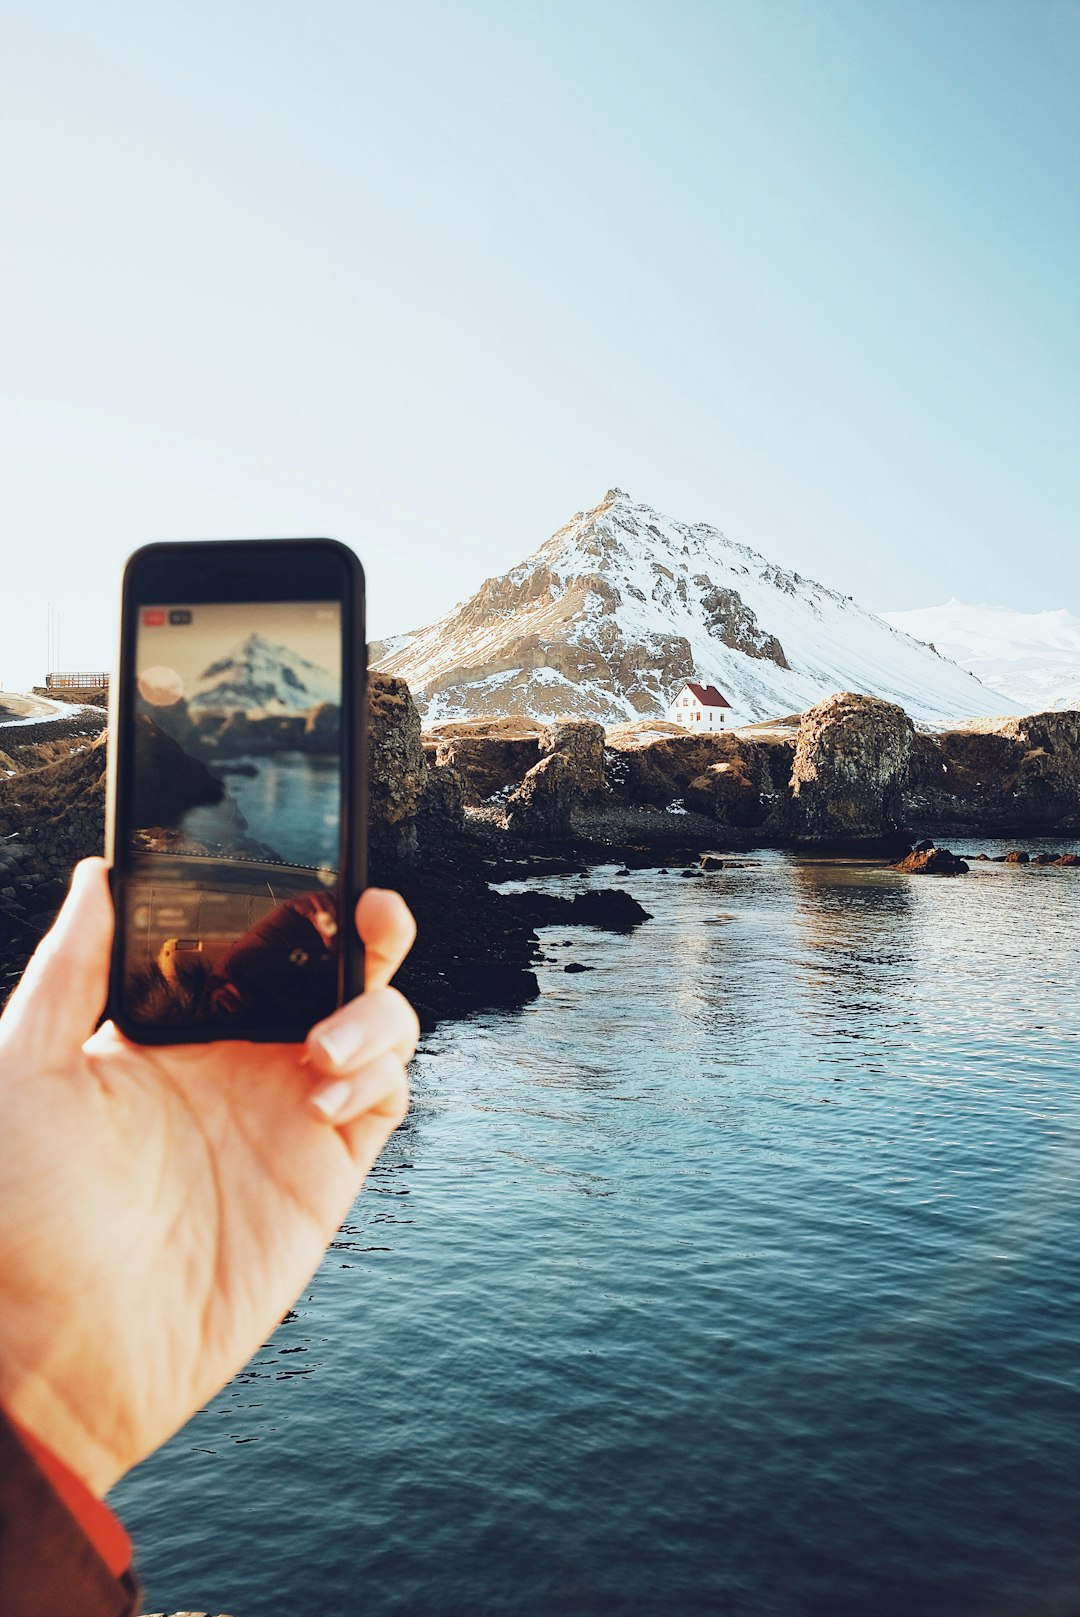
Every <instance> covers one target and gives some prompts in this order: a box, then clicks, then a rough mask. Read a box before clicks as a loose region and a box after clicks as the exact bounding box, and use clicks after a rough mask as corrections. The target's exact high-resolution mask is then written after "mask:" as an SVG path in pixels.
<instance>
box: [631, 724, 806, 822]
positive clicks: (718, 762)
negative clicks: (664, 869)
mask: <svg viewBox="0 0 1080 1617" xmlns="http://www.w3.org/2000/svg"><path fill="white" fill-rule="evenodd" d="M793 753H794V745H793V743H791V742H790V741H786V742H785V741H774V742H769V743H768V744H766V743H765V742H764V741H754V740H751V739H749V738H748V737H745V736H740V735H735V734H731V733H729V734H726V735H722V734H717V735H695V734H686V733H685V732H682V733H678V732H677V733H673V734H664V733H660V734H657V733H656V731H655V730H653V729H652V728H651V727H650V728H643V727H642V726H640V725H634V724H628V725H621V726H619V727H618V728H617V729H614V730H609V731H608V736H607V758H608V778H609V781H610V782H611V789H612V791H613V792H614V794H615V795H616V796H617V797H618V798H619V799H620V800H622V801H625V802H628V803H640V804H652V805H655V806H656V807H657V808H669V807H670V806H671V805H672V804H674V803H677V802H678V803H682V804H683V805H684V806H685V807H686V808H687V809H689V810H690V811H691V812H692V813H696V814H706V815H708V816H709V817H710V818H712V819H715V820H717V821H719V823H720V824H722V825H729V826H733V827H755V828H756V827H758V826H763V825H764V824H765V823H766V821H767V820H768V818H769V816H770V815H771V813H772V812H773V809H774V807H775V805H776V803H777V802H778V801H779V799H780V797H781V796H782V795H783V794H784V793H785V792H786V788H787V780H788V776H789V774H790V772H791V759H792V756H793Z"/></svg>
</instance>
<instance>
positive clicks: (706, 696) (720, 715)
mask: <svg viewBox="0 0 1080 1617" xmlns="http://www.w3.org/2000/svg"><path fill="white" fill-rule="evenodd" d="M725 710H726V711H727V712H730V711H731V703H730V702H729V701H728V699H727V697H726V696H721V695H720V692H719V691H718V690H717V688H716V686H715V685H695V683H694V681H693V680H688V681H687V683H686V684H685V685H684V686H683V688H682V690H681V691H679V692H678V694H677V695H676V696H675V698H674V699H673V701H672V702H671V703H670V704H669V706H668V710H667V717H668V723H669V724H681V725H682V726H683V727H684V728H685V729H687V730H722V729H723V728H724V714H725Z"/></svg>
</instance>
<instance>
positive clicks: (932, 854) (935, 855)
mask: <svg viewBox="0 0 1080 1617" xmlns="http://www.w3.org/2000/svg"><path fill="white" fill-rule="evenodd" d="M892 868H893V870H902V871H903V872H904V874H905V875H907V876H962V875H964V874H965V872H966V871H967V870H969V869H970V866H969V865H967V864H966V863H965V862H964V860H963V859H961V858H960V857H959V855H958V854H955V853H951V852H950V850H949V849H948V848H935V847H934V846H933V845H932V844H931V846H930V847H929V848H924V849H923V850H922V852H921V853H920V852H919V851H918V850H916V851H915V852H914V853H909V854H908V856H907V858H906V859H900V860H898V861H897V863H896V864H894V865H893V867H892Z"/></svg>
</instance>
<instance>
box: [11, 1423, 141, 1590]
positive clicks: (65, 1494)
mask: <svg viewBox="0 0 1080 1617" xmlns="http://www.w3.org/2000/svg"><path fill="white" fill-rule="evenodd" d="M8 1420H9V1421H10V1422H11V1425H12V1427H13V1428H14V1431H15V1436H16V1437H17V1438H18V1439H19V1442H20V1443H21V1444H22V1446H23V1448H24V1449H25V1450H26V1452H27V1453H28V1454H29V1456H30V1458H31V1459H32V1460H33V1462H34V1464H35V1465H36V1466H37V1468H38V1470H39V1471H40V1472H41V1474H42V1476H44V1477H45V1478H46V1480H47V1481H48V1482H50V1483H51V1484H52V1489H53V1492H54V1493H55V1494H56V1496H57V1497H58V1499H59V1500H60V1501H61V1503H62V1504H64V1505H66V1507H67V1509H68V1511H69V1512H70V1514H71V1515H72V1516H74V1518H75V1521H76V1522H77V1524H78V1525H79V1527H81V1528H82V1530H83V1532H84V1533H85V1534H86V1536H87V1538H88V1539H89V1540H90V1543H91V1544H92V1545H93V1547H94V1549H95V1550H96V1551H97V1552H98V1554H99V1555H100V1557H101V1559H102V1560H103V1561H104V1562H105V1565H106V1566H107V1567H108V1569H109V1571H110V1572H111V1573H112V1575H113V1577H114V1578H118V1577H120V1575H121V1573H123V1572H126V1571H127V1569H128V1567H129V1566H130V1565H131V1540H130V1539H129V1538H128V1536H127V1534H126V1533H125V1532H124V1529H123V1528H122V1527H121V1526H120V1523H119V1522H118V1521H117V1519H116V1517H115V1516H114V1515H113V1513H112V1511H111V1510H110V1509H109V1507H108V1505H106V1504H105V1503H104V1502H103V1501H102V1500H100V1499H98V1498H97V1497H96V1496H95V1495H94V1494H92V1493H91V1492H90V1490H89V1488H88V1487H87V1486H86V1484H85V1482H83V1480H82V1478H81V1477H77V1476H76V1475H75V1473H74V1471H69V1470H68V1468H67V1466H66V1465H65V1464H64V1462H63V1460H61V1459H58V1458H57V1456H56V1455H55V1454H54V1453H53V1451H52V1449H50V1448H48V1447H47V1446H46V1444H44V1443H43V1442H42V1441H41V1439H40V1438H37V1437H35V1436H34V1434H33V1432H28V1431H27V1430H26V1427H25V1426H20V1425H19V1423H18V1421H16V1420H12V1418H11V1416H10V1415H9V1416H8Z"/></svg>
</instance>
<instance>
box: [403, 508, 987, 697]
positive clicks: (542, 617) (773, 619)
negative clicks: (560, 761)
mask: <svg viewBox="0 0 1080 1617" xmlns="http://www.w3.org/2000/svg"><path fill="white" fill-rule="evenodd" d="M379 666H380V667H381V668H383V669H385V670H386V671H387V672H388V673H392V674H397V675H400V676H401V677H402V678H404V679H406V680H407V681H408V683H409V685H410V687H411V689H412V692H413V695H414V697H415V698H416V701H417V704H418V706H419V707H420V709H421V712H422V713H423V714H424V715H425V718H426V720H427V722H428V723H434V722H436V721H437V720H441V719H449V718H459V717H465V716H475V715H489V714H490V715H494V714H504V713H527V714H530V715H532V716H533V717H536V718H542V719H557V718H561V717H568V716H571V715H576V716H579V717H584V718H594V719H599V720H600V721H601V722H602V723H605V724H617V723H620V722H622V721H624V720H626V719H628V718H634V717H636V716H637V715H639V714H644V715H655V714H658V713H661V712H663V711H664V709H665V708H666V706H667V704H668V702H669V700H670V698H671V697H672V695H673V694H674V692H675V691H676V690H677V689H678V687H679V686H680V685H681V684H682V682H683V681H684V680H686V679H698V680H703V681H705V682H707V683H710V684H714V685H717V686H719V688H720V690H721V691H722V692H723V694H724V695H725V696H726V697H727V698H728V700H729V702H730V703H731V705H732V709H733V712H732V715H731V721H730V722H732V723H735V724H738V723H746V722H748V721H750V720H753V719H761V718H770V717H776V716H779V715H783V714H788V713H795V712H800V711H802V710H803V709H805V708H807V707H810V706H812V705H813V704H814V703H815V702H818V701H820V700H821V699H822V698H823V697H825V696H828V695H830V694H832V693H833V692H834V691H840V690H851V691H861V692H865V693H868V694H870V695H875V696H883V697H886V698H888V699H889V700H891V701H895V702H899V703H900V704H901V706H903V707H904V708H906V710H907V711H908V713H910V714H911V716H912V717H913V718H914V719H916V720H918V721H921V722H924V723H929V724H933V723H947V722H950V721H952V720H955V719H961V718H972V717H981V716H987V715H991V714H996V713H1000V712H1002V711H1011V707H1010V704H1008V703H1005V704H1004V706H1003V704H1002V699H1001V697H1000V696H998V695H996V694H995V693H994V692H992V691H989V690H987V689H986V687H985V686H984V685H981V684H980V683H979V681H978V680H977V679H975V678H974V676H973V675H971V674H969V673H967V672H965V671H964V670H962V669H960V668H958V667H957V666H956V665H955V664H954V663H951V662H949V661H947V660H946V659H945V658H944V657H941V656H938V655H937V654H936V653H935V652H933V651H931V650H929V649H928V647H927V646H925V645H923V644H921V643H920V642H919V641H918V640H914V639H912V638H911V636H910V635H907V634H904V633H902V632H901V631H900V630H898V629H895V628H893V627H891V626H890V625H889V624H887V623H884V622H883V621H882V620H881V619H880V618H878V617H875V616H874V615H873V614H872V613H870V612H867V611H865V610H864V609H863V608H862V607H860V606H857V605H856V604H855V602H854V601H853V600H852V599H851V597H850V596H845V595H839V594H837V593H836V592H835V591H834V590H829V589H826V588H824V587H823V586H822V585H821V584H815V583H814V582H813V581H812V580H810V579H807V578H803V577H801V576H800V575H799V574H798V573H792V572H786V571H785V570H784V569H783V568H782V567H777V566H775V565H774V564H773V563H772V562H770V561H768V560H767V559H766V558H765V557H764V556H760V555H758V554H757V552H756V551H753V550H750V549H748V548H747V547H746V546H745V545H738V544H734V543H732V541H731V540H730V539H726V538H725V537H724V535H723V534H722V533H721V532H719V530H718V529H716V528H713V527H710V526H709V525H708V524H707V523H703V522H697V523H693V524H690V525H688V524H686V523H683V522H674V521H672V520H671V519H670V518H669V517H665V516H661V515H660V514H659V513H658V512H656V511H654V510H653V509H652V508H651V507H650V506H647V505H639V504H637V503H636V502H635V501H633V500H632V499H631V498H630V496H629V495H628V494H624V493H623V492H622V490H621V489H610V490H609V491H608V493H607V494H606V495H605V497H604V499H603V500H602V501H601V502H600V504H599V505H597V506H595V507H594V508H593V509H592V510H591V511H579V512H578V514H577V516H575V517H574V519H573V520H572V521H571V522H568V523H567V525H566V526H565V527H564V528H560V530H559V532H558V533H556V534H554V535H553V537H552V538H550V539H549V540H548V541H547V543H546V544H543V545H541V546H540V548H539V550H537V551H535V552H534V553H533V555H531V556H529V557H528V558H527V559H526V560H525V561H523V562H521V563H520V564H519V565H518V566H517V567H514V568H511V570H510V571H509V572H508V573H504V574H503V575H502V577H500V578H489V579H488V580H487V581H486V582H485V583H484V584H482V585H481V586H480V588H479V589H478V590H477V592H476V594H475V595H474V596H473V597H472V598H471V600H468V601H466V602H465V603H464V604H463V605H460V606H458V607H455V609H454V610H453V611H452V612H450V613H448V614H447V616H446V617H444V618H440V619H439V620H438V622H436V623H432V624H430V625H428V627H427V628H424V629H420V630H418V631H417V632H416V633H414V634H412V635H410V636H408V637H407V639H406V641H405V643H404V644H403V645H400V646H398V647H397V648H396V649H394V650H392V651H390V652H389V653H388V654H386V655H384V657H383V658H382V660H381V661H380V662H379Z"/></svg>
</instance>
